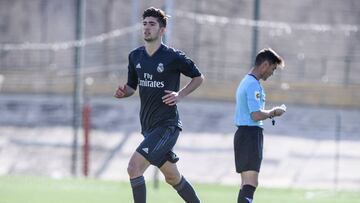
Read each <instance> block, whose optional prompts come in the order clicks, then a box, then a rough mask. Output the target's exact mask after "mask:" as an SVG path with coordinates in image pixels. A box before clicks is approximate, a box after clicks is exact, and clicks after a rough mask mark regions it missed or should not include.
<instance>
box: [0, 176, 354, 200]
mask: <svg viewBox="0 0 360 203" xmlns="http://www.w3.org/2000/svg"><path fill="white" fill-rule="evenodd" d="M147 186H148V187H147V189H148V190H147V194H148V202H149V203H183V201H182V200H181V198H180V197H179V196H178V195H177V193H176V192H175V190H174V189H172V187H170V186H168V185H167V184H165V183H161V184H160V186H159V188H158V189H154V188H153V184H152V183H147ZM194 187H195V188H196V190H197V193H198V194H199V196H200V198H201V200H202V202H203V203H219V202H220V203H231V202H234V203H235V202H236V198H237V193H238V187H236V186H224V185H215V184H194ZM255 197H256V198H255V200H256V201H255V202H256V203H278V202H284V203H348V202H351V203H360V192H359V191H353V192H351V191H341V192H337V193H335V192H333V191H323V190H294V189H268V188H261V187H260V188H259V189H258V190H257V191H256V196H255ZM50 202H51V203H95V202H96V203H102V202H106V203H115V202H116V203H131V202H132V194H131V189H130V186H129V183H127V182H115V181H101V180H92V179H90V180H85V179H65V180H53V179H49V178H39V177H14V176H2V177H0V203H50Z"/></svg>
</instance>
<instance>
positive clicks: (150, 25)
mask: <svg viewBox="0 0 360 203" xmlns="http://www.w3.org/2000/svg"><path fill="white" fill-rule="evenodd" d="M164 30H165V28H161V27H160V25H159V23H158V22H157V20H156V18H154V17H146V18H145V19H144V20H143V35H144V40H145V41H146V42H153V41H157V40H159V39H160V38H161V36H162V34H163V33H164Z"/></svg>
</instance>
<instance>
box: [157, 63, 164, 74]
mask: <svg viewBox="0 0 360 203" xmlns="http://www.w3.org/2000/svg"><path fill="white" fill-rule="evenodd" d="M156 70H157V71H158V72H159V73H162V72H163V71H164V64H162V63H159V65H158V67H157V68H156Z"/></svg>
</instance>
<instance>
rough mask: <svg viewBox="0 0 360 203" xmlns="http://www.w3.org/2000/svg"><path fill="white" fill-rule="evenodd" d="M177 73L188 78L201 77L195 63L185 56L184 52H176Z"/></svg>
mask: <svg viewBox="0 0 360 203" xmlns="http://www.w3.org/2000/svg"><path fill="white" fill-rule="evenodd" d="M178 63H179V66H178V67H179V71H180V72H181V73H182V74H184V75H186V76H187V77H190V78H195V77H199V76H201V73H200V71H199V69H198V67H197V66H196V65H195V63H194V62H193V61H192V60H191V59H190V58H189V57H187V56H186V55H185V53H184V52H181V51H179V52H178Z"/></svg>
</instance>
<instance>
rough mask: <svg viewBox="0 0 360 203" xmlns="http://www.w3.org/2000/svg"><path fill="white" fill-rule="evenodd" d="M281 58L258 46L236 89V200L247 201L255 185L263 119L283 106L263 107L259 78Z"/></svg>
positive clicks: (281, 110)
mask: <svg viewBox="0 0 360 203" xmlns="http://www.w3.org/2000/svg"><path fill="white" fill-rule="evenodd" d="M283 66H284V61H283V59H282V58H281V57H280V56H279V55H278V54H277V53H275V51H273V50H272V49H263V50H261V51H260V52H259V53H258V54H257V56H256V59H255V66H254V67H253V68H252V69H251V70H250V72H249V73H248V74H247V75H246V76H245V77H244V78H243V79H242V81H241V82H240V85H239V86H238V89H237V91H236V111H235V125H236V126H238V129H237V131H236V133H235V137H234V153H235V165H236V172H238V173H240V174H241V187H240V191H239V195H238V200H237V202H238V203H251V202H252V200H253V196H254V192H255V189H256V187H257V186H258V176H259V171H260V165H261V161H262V151H263V120H265V119H268V118H273V117H276V116H281V115H282V114H283V113H284V112H285V109H286V107H285V106H281V107H274V108H273V109H271V110H265V91H264V88H263V87H262V86H261V84H260V80H264V81H266V80H267V79H268V78H269V77H270V76H271V75H272V74H273V72H274V71H275V70H276V69H277V68H278V67H283Z"/></svg>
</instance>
